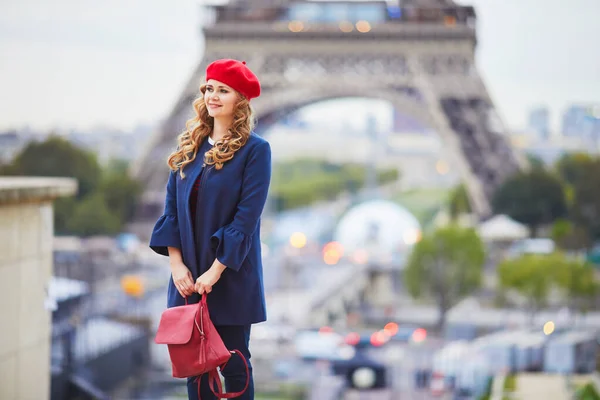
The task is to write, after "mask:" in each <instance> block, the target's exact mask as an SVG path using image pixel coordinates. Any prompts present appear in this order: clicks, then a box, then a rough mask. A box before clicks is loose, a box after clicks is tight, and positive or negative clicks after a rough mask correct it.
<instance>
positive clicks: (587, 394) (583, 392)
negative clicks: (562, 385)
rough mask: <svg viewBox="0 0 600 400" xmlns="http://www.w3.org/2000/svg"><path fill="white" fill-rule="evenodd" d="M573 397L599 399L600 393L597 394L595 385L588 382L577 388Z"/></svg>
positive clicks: (579, 399) (588, 399) (590, 399)
mask: <svg viewBox="0 0 600 400" xmlns="http://www.w3.org/2000/svg"><path fill="white" fill-rule="evenodd" d="M575 398H576V399H577V400H600V394H598V390H597V389H596V386H595V385H594V384H593V383H592V382H590V383H588V384H586V385H585V386H583V387H582V388H580V389H579V390H577V392H576V394H575Z"/></svg>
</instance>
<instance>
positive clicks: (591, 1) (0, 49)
mask: <svg viewBox="0 0 600 400" xmlns="http://www.w3.org/2000/svg"><path fill="white" fill-rule="evenodd" d="M460 2H461V3H470V4H473V5H475V6H476V9H477V11H478V14H479V25H478V27H479V48H478V59H477V63H478V67H479V70H480V72H481V74H482V75H483V78H484V80H485V82H486V84H487V86H488V89H489V90H490V92H491V94H492V97H493V98H494V100H495V102H496V105H497V107H498V109H499V112H500V114H501V116H503V117H504V119H505V121H506V122H507V124H508V125H509V126H511V127H517V128H518V127H521V126H523V125H524V123H525V118H526V112H527V110H528V109H529V108H531V107H532V106H536V105H541V104H547V105H549V106H550V107H551V110H552V112H553V113H554V118H553V122H554V123H555V124H556V123H557V122H558V120H559V114H560V113H562V111H563V110H564V108H565V106H566V105H567V104H569V103H572V102H596V103H600V51H599V50H598V49H600V39H599V38H600V23H599V22H598V21H600V1H599V0H569V1H565V0H470V1H460ZM197 4H198V1H196V0H177V1H173V0H127V1H122V0H102V1H97V0H94V1H92V0H53V1H47V0H0V54H1V58H0V129H6V128H12V127H22V126H25V125H29V126H31V127H33V128H37V129H50V128H52V127H63V128H66V127H76V128H81V129H85V128H88V127H91V126H94V125H98V124H102V125H109V126H114V127H118V128H123V129H129V128H131V127H133V126H135V125H136V124H138V123H154V122H156V121H157V120H158V119H161V118H162V117H163V116H164V115H165V114H167V113H168V112H169V111H170V109H171V107H172V105H173V103H174V101H175V99H176V98H177V96H178V94H179V93H180V91H181V89H182V87H183V85H184V84H185V82H186V81H187V79H188V78H189V75H190V73H191V71H192V70H193V69H194V67H195V65H196V63H197V62H198V60H199V58H200V56H201V47H202V46H201V39H200V35H199V33H198V32H199V30H198V22H199V18H200V13H199V8H198V5H197ZM356 107H357V109H361V106H360V105H359V104H358V103H357V105H356Z"/></svg>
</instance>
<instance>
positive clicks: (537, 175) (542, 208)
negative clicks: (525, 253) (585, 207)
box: [492, 169, 567, 236]
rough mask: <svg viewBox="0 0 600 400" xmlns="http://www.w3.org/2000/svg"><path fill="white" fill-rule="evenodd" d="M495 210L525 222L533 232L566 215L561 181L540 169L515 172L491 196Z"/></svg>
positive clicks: (497, 212)
mask: <svg viewBox="0 0 600 400" xmlns="http://www.w3.org/2000/svg"><path fill="white" fill-rule="evenodd" d="M492 207H493V209H494V213H496V214H507V215H509V216H510V217H511V218H513V219H515V220H517V221H519V222H521V223H524V224H526V225H528V226H529V228H530V230H531V232H532V235H533V236H535V235H536V232H537V228H538V227H539V226H540V225H543V224H548V223H551V222H553V221H554V220H556V219H558V218H562V217H564V216H566V215H567V203H566V199H565V193H564V189H563V185H562V183H561V182H560V180H559V179H558V178H557V177H555V176H554V175H552V174H550V173H548V172H546V171H545V170H543V169H534V170H531V171H528V172H519V173H517V174H515V175H513V176H512V177H510V178H509V179H507V180H506V181H505V182H504V184H502V185H501V186H500V187H499V188H498V190H497V191H496V193H494V197H493V200H492Z"/></svg>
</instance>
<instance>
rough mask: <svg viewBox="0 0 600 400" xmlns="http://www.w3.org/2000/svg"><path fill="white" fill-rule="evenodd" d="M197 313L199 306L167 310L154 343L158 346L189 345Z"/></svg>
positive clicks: (161, 318)
mask: <svg viewBox="0 0 600 400" xmlns="http://www.w3.org/2000/svg"><path fill="white" fill-rule="evenodd" d="M197 312H198V305H197V304H189V305H185V306H177V307H172V308H168V309H166V310H165V311H164V312H163V313H162V315H161V317H160V322H159V324H158V330H157V331H156V337H155V338H154V342H155V343H156V344H186V343H188V342H189V341H190V339H191V338H192V332H193V330H194V325H195V322H194V321H195V319H196V313H197Z"/></svg>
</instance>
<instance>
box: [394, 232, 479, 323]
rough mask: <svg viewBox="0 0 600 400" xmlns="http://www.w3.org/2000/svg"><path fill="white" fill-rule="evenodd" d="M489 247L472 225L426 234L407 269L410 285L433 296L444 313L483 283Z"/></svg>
mask: <svg viewBox="0 0 600 400" xmlns="http://www.w3.org/2000/svg"><path fill="white" fill-rule="evenodd" d="M484 262H485V250H484V246H483V243H482V241H481V239H480V238H479V236H478V235H477V232H475V230H474V229H471V228H461V227H457V226H448V227H444V228H441V229H438V230H436V231H435V232H433V233H431V234H429V235H425V236H424V237H423V239H422V240H421V241H420V242H419V243H417V245H416V246H415V247H414V249H413V251H412V253H411V255H410V258H409V261H408V264H407V267H406V269H405V272H404V273H405V282H406V288H407V290H408V292H409V293H410V294H411V296H413V297H415V298H419V297H422V296H430V297H433V299H434V300H435V302H436V305H437V307H438V309H439V312H440V316H439V320H438V328H440V329H442V328H443V327H444V325H445V323H446V313H447V312H448V310H449V309H450V308H452V307H453V306H454V305H456V304H457V303H458V302H459V301H460V300H461V299H463V298H464V297H466V296H468V295H469V294H471V293H473V292H474V291H475V290H476V289H478V288H479V287H480V286H481V275H482V271H483V265H484Z"/></svg>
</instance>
